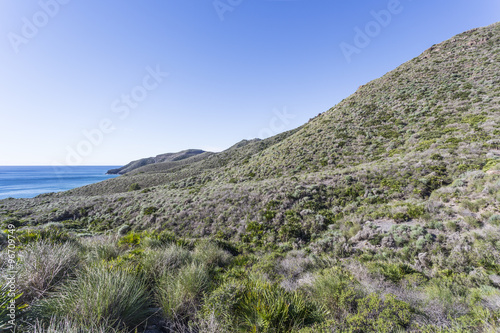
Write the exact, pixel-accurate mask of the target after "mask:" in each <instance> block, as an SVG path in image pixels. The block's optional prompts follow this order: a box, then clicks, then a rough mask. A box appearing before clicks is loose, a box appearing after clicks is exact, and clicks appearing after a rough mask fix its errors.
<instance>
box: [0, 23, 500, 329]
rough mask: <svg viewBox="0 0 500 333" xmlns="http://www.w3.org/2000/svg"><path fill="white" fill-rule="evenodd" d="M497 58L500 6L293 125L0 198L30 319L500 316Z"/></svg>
mask: <svg viewBox="0 0 500 333" xmlns="http://www.w3.org/2000/svg"><path fill="white" fill-rule="evenodd" d="M499 73H500V24H498V23H497V24H494V25H491V26H488V27H485V28H479V29H473V30H470V31H467V32H465V33H462V34H460V35H457V36H455V37H453V38H452V39H450V40H448V41H445V42H443V43H441V44H438V45H434V46H432V47H431V48H430V49H428V50H426V51H425V52H424V53H423V54H421V55H420V56H418V57H416V58H414V59H412V60H410V61H409V62H407V63H405V64H403V65H401V66H400V67H398V68H397V69H395V70H393V71H391V72H389V73H387V74H386V75H384V76H383V77H381V78H379V79H377V80H374V81H372V82H369V83H367V84H366V85H364V86H362V87H360V88H359V89H358V91H357V92H356V93H354V94H353V95H352V96H350V97H348V98H346V99H345V100H343V101H342V102H340V103H339V104H338V105H336V106H334V107H333V108H331V109H330V110H328V111H326V112H324V113H322V114H320V115H318V116H317V117H315V118H313V119H311V120H310V121H309V122H308V123H307V124H304V125H303V126H301V127H299V128H297V129H295V130H292V131H288V132H285V133H282V134H279V135H276V136H274V137H271V138H269V139H265V140H251V141H246V140H244V141H242V142H240V143H238V144H236V145H234V146H233V147H231V148H229V149H227V150H225V151H223V152H220V153H209V152H202V151H192V154H191V153H189V154H183V155H182V157H181V158H171V157H169V158H170V159H167V160H165V161H157V162H155V163H142V162H141V163H138V164H137V163H136V164H131V165H129V166H133V167H131V168H128V169H123V170H124V172H125V173H124V174H123V175H122V176H120V177H117V178H114V179H109V180H106V181H104V182H101V183H97V184H92V185H88V186H85V187H81V188H77V189H74V190H71V191H67V192H63V193H51V194H45V195H40V196H38V197H36V198H33V199H6V200H2V201H0V221H1V224H2V227H3V229H4V233H3V234H1V240H2V244H3V245H2V248H3V250H2V251H1V252H0V255H1V256H2V257H3V259H4V260H2V262H3V263H4V264H3V266H2V268H1V269H2V270H3V271H4V272H7V269H8V265H7V264H6V263H7V262H8V259H9V254H10V253H11V252H9V251H8V250H9V247H8V244H9V242H8V235H9V234H15V237H16V238H15V242H14V243H15V251H14V252H15V253H16V258H17V259H16V260H17V263H18V268H19V273H18V278H17V285H16V295H18V296H19V298H18V299H17V300H16V302H17V305H18V306H19V307H20V309H19V310H17V314H18V316H19V318H18V319H17V323H18V324H19V325H20V326H19V330H20V332H24V331H26V332H134V331H135V330H137V331H138V332H149V333H152V332H302V333H306V332H337V331H338V332H403V331H408V332H498V331H499V330H500V127H499V123H500V75H499ZM169 156H170V155H169ZM117 172H118V171H117ZM10 250H12V248H11V249H10ZM3 275H4V274H3ZM1 284H2V286H3V287H2V289H1V290H2V291H1V292H0V299H1V300H2V301H1V302H0V303H1V305H0V314H1V315H2V317H1V319H0V320H2V322H1V323H3V324H6V320H8V317H5V314H6V313H8V311H7V308H6V307H7V304H8V303H7V302H8V300H9V297H11V296H6V295H8V293H9V291H10V289H8V288H7V287H6V286H7V280H5V279H3V280H2V281H1Z"/></svg>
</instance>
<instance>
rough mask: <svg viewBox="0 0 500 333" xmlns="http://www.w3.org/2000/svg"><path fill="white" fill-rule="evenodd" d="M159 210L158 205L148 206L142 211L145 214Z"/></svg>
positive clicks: (151, 213)
mask: <svg viewBox="0 0 500 333" xmlns="http://www.w3.org/2000/svg"><path fill="white" fill-rule="evenodd" d="M157 210H158V208H156V207H146V208H144V209H143V210H142V213H143V214H144V215H153V214H154V213H156V211H157Z"/></svg>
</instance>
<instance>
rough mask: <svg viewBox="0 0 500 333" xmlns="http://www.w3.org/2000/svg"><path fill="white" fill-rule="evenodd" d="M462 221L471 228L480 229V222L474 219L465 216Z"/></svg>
mask: <svg viewBox="0 0 500 333" xmlns="http://www.w3.org/2000/svg"><path fill="white" fill-rule="evenodd" d="M464 221H465V222H466V223H467V224H468V225H470V226H471V227H473V228H480V227H481V225H482V224H481V222H480V221H478V220H477V219H476V218H475V217H473V216H466V217H464Z"/></svg>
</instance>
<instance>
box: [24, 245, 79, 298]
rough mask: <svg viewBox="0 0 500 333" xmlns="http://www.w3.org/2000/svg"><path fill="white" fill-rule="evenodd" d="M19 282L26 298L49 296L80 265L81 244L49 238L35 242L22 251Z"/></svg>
mask: <svg viewBox="0 0 500 333" xmlns="http://www.w3.org/2000/svg"><path fill="white" fill-rule="evenodd" d="M19 258H20V259H21V262H20V266H19V275H18V284H19V288H20V290H21V291H22V292H23V297H22V299H23V300H24V301H26V302H30V301H32V300H34V299H36V298H40V297H42V296H45V295H46V294H47V292H49V291H51V290H52V289H53V288H54V287H55V286H56V285H58V284H59V283H60V282H61V281H63V280H64V279H65V278H66V277H68V276H70V275H71V274H72V273H73V272H74V271H75V269H76V268H77V267H78V264H79V261H80V257H79V250H78V249H77V247H76V246H75V245H73V244H70V243H65V244H52V243H49V242H48V241H40V242H36V243H31V244H29V245H27V246H26V248H25V249H24V250H23V251H21V252H20V253H19Z"/></svg>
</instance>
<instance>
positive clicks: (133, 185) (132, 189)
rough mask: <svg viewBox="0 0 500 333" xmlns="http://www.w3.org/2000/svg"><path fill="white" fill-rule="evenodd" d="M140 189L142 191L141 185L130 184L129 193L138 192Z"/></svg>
mask: <svg viewBox="0 0 500 333" xmlns="http://www.w3.org/2000/svg"><path fill="white" fill-rule="evenodd" d="M140 189H141V186H139V184H137V183H133V184H130V186H129V187H128V191H129V192H132V191H138V190H140Z"/></svg>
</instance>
